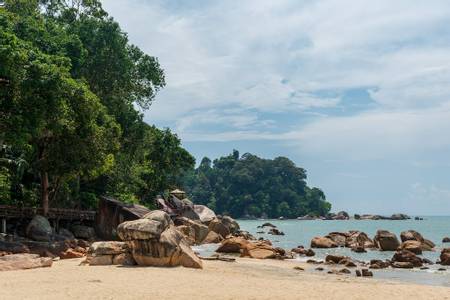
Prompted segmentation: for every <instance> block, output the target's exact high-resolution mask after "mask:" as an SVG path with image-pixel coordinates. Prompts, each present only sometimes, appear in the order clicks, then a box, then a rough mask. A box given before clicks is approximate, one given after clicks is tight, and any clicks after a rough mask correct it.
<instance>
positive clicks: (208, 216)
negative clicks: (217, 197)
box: [194, 205, 217, 224]
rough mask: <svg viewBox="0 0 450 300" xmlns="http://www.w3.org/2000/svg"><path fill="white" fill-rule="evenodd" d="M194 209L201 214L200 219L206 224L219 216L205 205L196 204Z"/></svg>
mask: <svg viewBox="0 0 450 300" xmlns="http://www.w3.org/2000/svg"><path fill="white" fill-rule="evenodd" d="M194 211H195V212H196V213H197V215H198V216H199V218H200V221H201V222H202V223H204V224H209V222H211V221H212V220H214V219H215V218H216V217H217V216H216V214H215V213H214V211H213V210H211V209H209V208H208V207H206V206H205V205H194Z"/></svg>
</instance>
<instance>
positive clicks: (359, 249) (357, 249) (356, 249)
mask: <svg viewBox="0 0 450 300" xmlns="http://www.w3.org/2000/svg"><path fill="white" fill-rule="evenodd" d="M351 251H353V252H355V253H365V252H367V251H366V249H365V248H364V247H361V246H354V247H352V248H351Z"/></svg>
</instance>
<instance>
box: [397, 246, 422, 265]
mask: <svg viewBox="0 0 450 300" xmlns="http://www.w3.org/2000/svg"><path fill="white" fill-rule="evenodd" d="M391 261H392V265H393V264H394V263H395V262H409V263H411V264H412V265H413V267H421V266H422V264H423V262H422V259H421V258H420V257H418V256H416V254H414V252H411V251H408V250H401V251H397V252H396V253H395V254H394V256H393V257H392V259H391Z"/></svg>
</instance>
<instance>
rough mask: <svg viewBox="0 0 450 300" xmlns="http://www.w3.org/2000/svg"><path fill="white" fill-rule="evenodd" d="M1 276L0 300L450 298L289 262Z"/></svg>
mask: <svg viewBox="0 0 450 300" xmlns="http://www.w3.org/2000/svg"><path fill="white" fill-rule="evenodd" d="M81 261H82V259H71V260H62V261H57V262H55V263H54V264H53V266H52V267H51V268H42V269H34V270H21V271H7V272H1V273H0V299H347V300H348V299H384V300H386V299H450V288H448V287H436V286H426V285H414V284H405V283H397V282H388V281H383V280H377V279H375V278H356V277H354V276H355V275H354V273H353V274H352V275H349V276H347V275H328V274H311V273H310V272H306V271H297V270H294V269H293V267H294V266H302V267H304V268H305V269H311V268H314V266H312V265H307V264H301V263H296V262H293V261H275V260H255V259H242V258H240V259H238V260H237V261H236V262H234V263H230V262H221V261H203V263H204V269H203V270H195V269H187V268H182V267H178V268H153V267H121V266H79V264H80V262H81Z"/></svg>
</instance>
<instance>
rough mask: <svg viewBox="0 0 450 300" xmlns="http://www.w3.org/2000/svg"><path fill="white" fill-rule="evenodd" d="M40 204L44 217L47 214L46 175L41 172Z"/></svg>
mask: <svg viewBox="0 0 450 300" xmlns="http://www.w3.org/2000/svg"><path fill="white" fill-rule="evenodd" d="M41 203H42V210H43V213H44V216H46V215H47V214H48V173H47V172H45V171H42V172H41Z"/></svg>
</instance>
